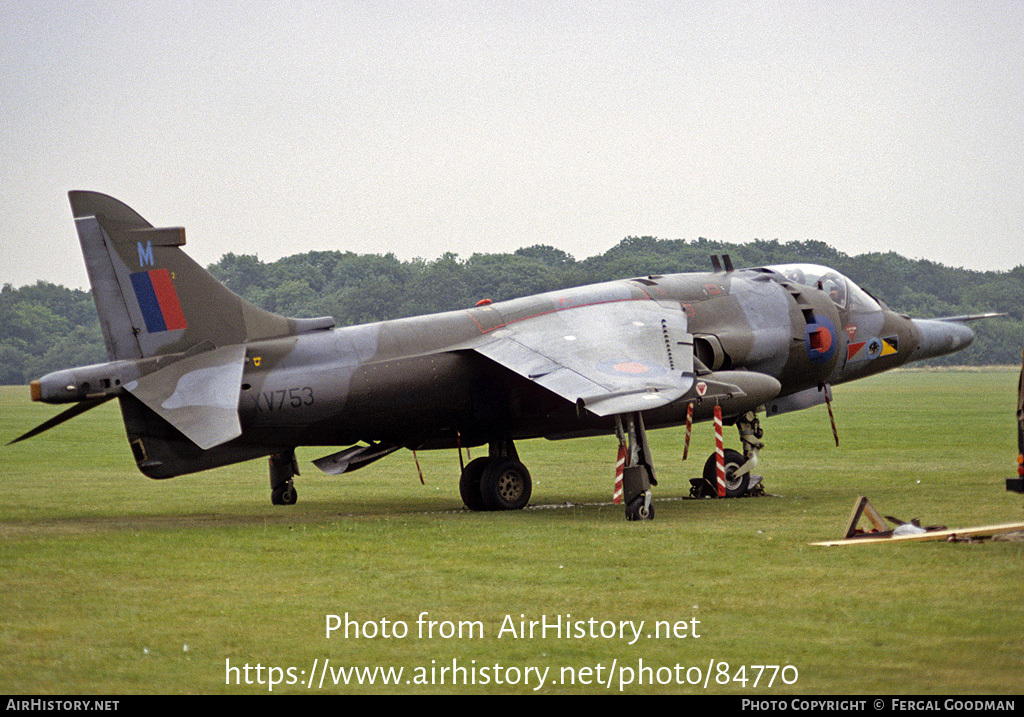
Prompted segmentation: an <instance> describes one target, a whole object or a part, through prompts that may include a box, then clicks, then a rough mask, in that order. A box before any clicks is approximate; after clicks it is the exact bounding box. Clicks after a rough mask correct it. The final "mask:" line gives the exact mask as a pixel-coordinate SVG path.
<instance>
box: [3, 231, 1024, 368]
mask: <svg viewBox="0 0 1024 717" xmlns="http://www.w3.org/2000/svg"><path fill="white" fill-rule="evenodd" d="M712 254H729V255H730V257H731V258H732V262H733V264H734V265H735V266H736V267H737V268H740V267H746V266H764V265H768V264H785V263H793V262H805V263H814V264H824V265H826V266H830V267H832V268H833V269H836V270H837V271H840V272H842V273H843V274H846V275H847V276H848V277H850V278H851V279H852V280H853V281H855V282H857V283H858V284H859V285H860V286H862V287H863V288H865V289H867V290H868V291H869V292H870V293H871V294H872V295H873V296H875V297H876V298H877V299H880V300H882V301H883V302H885V303H886V304H887V305H888V306H889V307H890V308H892V309H893V310H896V311H899V312H901V313H907V314H910V315H911V316H914V317H919V318H930V317H937V316H950V315H960V314H974V313H983V312H989V311H998V312H1006V313H1008V314H1009V316H1008V317H1006V318H1000V319H990V320H986V321H982V322H978V323H976V324H974V325H973V328H974V330H975V332H976V334H977V339H976V340H975V342H974V343H973V344H972V345H971V346H970V347H968V348H967V349H966V350H964V351H961V352H959V353H956V354H952V355H950V356H944V357H940V358H938V359H934V360H932V361H931V362H930V363H931V364H932V365H975V366H978V365H993V364H1013V365H1017V364H1019V363H1020V360H1021V345H1022V342H1024V265H1020V266H1017V267H1015V268H1013V269H1011V270H1008V271H1005V272H993V271H988V272H981V271H971V270H967V269H958V268H952V267H948V266H944V265H942V264H937V263H935V262H931V261H927V260H923V259H917V260H912V259H907V258H905V257H903V256H900V255H898V254H896V253H894V252H887V253H870V254H860V255H857V256H849V255H847V254H845V253H843V252H840V251H838V250H836V249H834V248H832V247H830V246H829V245H827V244H825V243H823V242H819V241H797V242H787V243H781V242H779V241H778V240H772V241H764V240H756V241H753V242H749V243H746V244H726V243H721V242H714V241H709V240H707V239H697V240H695V241H687V240H683V239H671V240H669V239H657V238H654V237H627V238H625V239H623V240H622V241H621V242H619V244H617V245H616V246H614V247H612V248H611V249H609V250H608V251H606V252H605V253H604V254H601V255H599V256H593V257H588V258H586V259H582V260H576V259H574V258H573V257H572V256H570V255H569V254H567V253H566V252H564V251H562V250H560V249H556V248H554V247H551V246H543V245H537V246H531V247H526V248H523V249H517V250H516V251H514V252H512V253H504V254H473V255H472V256H470V257H469V258H466V259H461V258H459V257H458V256H456V255H455V254H452V253H446V254H444V255H443V256H441V257H438V258H437V259H434V260H429V261H428V260H425V259H413V260H411V261H402V260H399V259H398V258H396V257H395V256H394V255H393V254H384V255H380V254H356V253H353V252H340V251H315V252H307V253H305V254H296V255H293V256H289V257H285V258H283V259H280V260H278V261H274V262H264V261H262V260H260V259H259V258H258V257H257V256H255V255H249V254H225V255H224V256H223V257H221V259H220V261H218V262H217V263H215V264H213V265H211V266H210V267H208V268H209V270H210V272H211V273H213V275H214V276H216V277H217V278H218V279H220V280H221V281H222V282H224V283H225V284H226V285H227V286H228V287H229V288H231V289H232V290H233V291H234V292H235V293H237V294H239V295H240V296H242V297H244V298H245V299H247V300H248V301H250V302H252V303H253V304H256V305H257V306H260V307H262V308H264V309H267V310H269V311H273V312H275V313H279V314H283V315H285V316H293V317H313V316H327V315H330V316H333V317H334V318H335V320H336V321H337V323H338V325H339V326H346V325H352V324H358V323H366V322H371V321H383V320H387V319H396V318H401V317H405V316H413V315H416V314H426V313H433V312H438V311H449V310H454V309H459V308H466V307H470V306H473V305H474V304H475V303H476V302H477V301H479V300H480V299H484V298H487V299H491V300H493V301H501V300H504V299H512V298H516V297H519V296H526V295H529V294H536V293H540V292H544V291H554V290H557V289H564V288H567V287H571V286H579V285H581V284H589V283H595V282H600V281H609V280H613V279H623V278H630V277H634V276H644V275H648V274H671V273H677V272H689V271H707V270H709V269H710V266H711V264H710V257H711V255H712ZM106 360H107V356H106V350H105V348H104V344H103V337H102V335H101V333H100V327H99V320H98V318H97V316H96V309H95V306H94V304H93V302H92V297H91V295H90V293H89V292H87V291H82V290H79V289H68V288H66V287H63V286H59V285H55V284H52V283H48V282H46V281H39V282H37V283H36V284H34V285H30V286H23V287H20V288H15V287H13V286H11V285H10V284H4V285H3V287H2V289H0V385H7V384H23V383H27V382H28V381H30V380H33V379H35V378H38V377H39V376H41V375H43V374H45V373H48V372H50V371H54V370H57V369H61V368H67V367H70V366H81V365H85V364H89V363H99V362H102V361H106Z"/></svg>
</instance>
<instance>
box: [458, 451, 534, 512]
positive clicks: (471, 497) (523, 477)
mask: <svg viewBox="0 0 1024 717" xmlns="http://www.w3.org/2000/svg"><path fill="white" fill-rule="evenodd" d="M532 492H533V481H532V480H531V478H530V471H528V470H527V469H526V466H524V465H523V464H522V463H521V462H520V460H519V454H518V453H516V447H515V445H514V444H513V443H512V440H511V439H502V440H500V441H495V442H493V443H491V444H490V445H489V446H488V455H487V457H486V458H476V459H474V460H472V461H470V462H469V464H468V465H467V466H466V467H465V468H464V469H463V470H462V477H461V478H460V479H459V494H460V495H461V496H462V502H463V503H465V504H466V507H467V508H469V509H470V510H520V509H521V508H524V507H526V504H527V503H529V502H530V495H531V493H532Z"/></svg>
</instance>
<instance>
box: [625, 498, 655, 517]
mask: <svg viewBox="0 0 1024 717" xmlns="http://www.w3.org/2000/svg"><path fill="white" fill-rule="evenodd" d="M646 500H647V498H646V496H645V495H644V494H643V493H641V494H640V495H638V496H637V497H636V498H634V499H633V500H632V501H630V503H629V505H627V506H626V520H654V503H651V504H650V505H649V506H647V508H646V509H645V508H644V503H645V502H646Z"/></svg>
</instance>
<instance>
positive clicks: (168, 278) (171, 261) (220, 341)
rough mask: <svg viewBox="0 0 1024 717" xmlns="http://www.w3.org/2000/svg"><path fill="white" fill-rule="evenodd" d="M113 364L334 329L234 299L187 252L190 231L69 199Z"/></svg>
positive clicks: (88, 199) (116, 205)
mask: <svg viewBox="0 0 1024 717" xmlns="http://www.w3.org/2000/svg"><path fill="white" fill-rule="evenodd" d="M68 197H69V199H70V200H71V210H72V213H73V215H74V218H75V227H76V229H77V231H78V238H79V241H80V243H81V245H82V254H83V256H84V258H85V264H86V268H87V270H88V273H89V281H90V283H91V285H92V290H93V299H94V301H95V302H96V310H97V312H98V313H99V317H100V325H101V327H102V329H103V338H104V340H105V342H106V346H107V355H108V356H109V357H110V359H111V360H116V359H137V358H147V357H150V356H160V355H164V354H171V353H180V352H183V351H187V350H188V349H190V348H192V347H195V346H198V345H199V344H202V343H204V342H209V343H210V344H212V345H214V346H227V345H231V344H241V343H245V342H247V341H252V340H256V339H264V338H273V337H277V336H287V335H290V334H295V333H301V332H303V331H308V330H312V329H321V328H324V329H325V328H330V327H331V326H333V325H334V322H333V319H331V318H329V317H326V318H323V319H289V318H285V317H283V316H278V315H277V314H273V313H270V312H268V311H264V310H263V309H260V308H258V307H256V306H253V305H252V304H250V303H249V302H247V301H245V300H244V299H242V298H241V297H240V296H238V295H237V294H235V293H234V292H232V291H231V290H230V289H228V288H227V287H226V286H224V285H223V284H221V283H220V282H219V281H217V279H216V278H214V277H213V275H212V274H210V273H209V272H207V271H206V270H205V269H203V268H202V267H201V266H200V265H199V264H197V263H196V262H195V261H193V260H192V259H191V258H190V257H189V256H188V255H187V254H185V252H184V251H182V249H181V247H182V246H183V245H184V244H185V230H184V229H183V228H181V227H170V228H156V227H154V226H153V225H152V224H150V223H149V222H148V221H146V220H145V219H143V218H142V217H141V216H140V215H139V214H138V213H137V212H135V211H134V210H133V209H131V208H130V207H128V206H127V205H125V204H123V203H122V202H120V201H118V200H116V199H114V198H112V197H108V196H106V195H104V194H100V193H98V192H82V191H73V192H69V194H68Z"/></svg>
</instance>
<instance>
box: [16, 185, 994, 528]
mask: <svg viewBox="0 0 1024 717" xmlns="http://www.w3.org/2000/svg"><path fill="white" fill-rule="evenodd" d="M69 197H70V200H71V208H72V212H73V215H74V219H75V225H76V228H77V232H78V237H79V240H80V243H81V246H82V253H83V255H84V257H85V263H86V267H87V269H88V273H89V279H90V282H91V284H92V292H93V298H94V299H95V302H96V308H97V311H98V313H99V318H100V324H101V327H102V331H103V337H104V340H105V342H106V348H107V352H108V355H109V358H110V360H109V361H108V362H106V363H102V364H96V365H91V366H83V367H79V368H71V369H66V370H61V371H56V372H54V373H50V374H48V375H46V376H43V377H42V378H40V379H39V380H37V381H33V382H32V383H31V396H32V399H33V400H35V401H43V402H46V403H56V404H60V403H73V404H74V405H73V406H72V407H71V408H70V409H68V410H65V411H64V412H63V413H61V414H59V415H57V416H55V417H54V418H52V419H50V420H49V421H46V422H45V423H43V424H42V425H40V426H38V427H37V428H35V429H33V430H31V431H29V432H28V433H26V434H24V435H22V436H21V437H19V438H17V439H16V440H15V441H12V443H13V442H17V441H20V440H23V439H25V438H29V437H31V436H34V435H37V434H38V433H41V432H42V431H45V430H47V429H49V428H52V427H53V426H56V425H58V424H59V423H62V422H63V421H66V420H68V419H70V418H72V417H74V416H77V415H79V414H81V413H83V412H84V411H87V410H89V409H91V408H93V407H95V406H97V405H99V404H101V403H103V402H105V401H108V400H110V399H113V398H116V399H117V400H118V402H119V403H120V407H121V412H122V416H123V418H124V423H125V427H126V431H127V434H128V441H129V444H130V446H131V450H132V453H133V454H134V457H135V461H136V463H137V465H138V467H139V470H141V471H142V473H144V474H145V475H147V476H149V477H151V478H170V477H173V476H177V475H181V474H185V473H193V472H196V471H202V470H206V469H209V468H214V467H217V466H223V465H226V464H230V463H235V462H239V461H246V460H250V459H253V458H258V457H264V456H269V463H270V484H271V500H272V502H273V503H275V504H292V503H294V502H295V501H296V497H297V493H296V490H295V486H294V481H293V478H294V476H295V475H296V474H297V473H298V465H297V461H296V458H295V448H296V447H297V446H317V445H319V446H339V445H348V444H353V445H352V447H351V448H347V449H345V450H342V451H340V452H337V453H334V454H332V455H329V456H326V457H324V458H321V459H319V460H316V461H314V464H315V465H317V466H318V467H319V468H320V469H322V470H324V471H325V472H327V473H330V474H340V473H344V472H347V471H353V470H356V469H358V468H361V467H363V466H365V465H367V464H369V463H371V462H373V461H375V460H378V459H380V458H382V457H384V456H386V455H388V454H389V453H392V452H393V451H396V450H398V449H399V448H407V449H413V450H417V449H439V448H455V447H459V448H460V449H461V447H463V446H465V447H467V448H469V447H473V446H481V445H486V446H487V447H488V454H487V456H486V457H478V458H476V459H475V460H472V461H470V462H469V463H468V464H466V465H464V467H463V470H462V474H461V477H460V493H461V496H462V499H463V502H464V503H465V505H466V507H467V508H469V509H470V510H480V511H486V510H514V509H519V508H523V507H524V506H525V505H526V504H527V503H528V501H529V499H530V494H531V478H530V473H529V471H528V469H527V468H526V466H524V465H523V464H522V462H520V460H519V457H518V455H517V452H516V447H515V442H516V441H518V440H523V439H528V438H535V437H540V436H543V437H545V438H548V439H563V438H572V437H576V436H587V435H600V434H604V435H617V436H618V438H619V441H620V448H621V453H620V455H621V456H622V457H623V463H624V470H623V483H624V495H623V502H624V504H625V512H626V517H627V518H629V519H632V520H637V519H650V518H652V517H653V505H652V504H651V495H652V492H651V486H652V485H657V480H656V477H655V470H654V464H653V460H652V457H651V452H650V448H649V445H648V442H647V431H648V430H650V429H652V428H659V427H664V426H673V425H682V424H684V423H686V422H687V421H706V420H711V419H712V418H714V417H715V415H716V413H717V414H719V416H720V417H721V420H723V421H724V422H725V423H726V424H734V425H736V426H737V427H738V429H739V432H740V437H741V440H742V444H743V452H742V453H740V452H738V451H722V452H721V453H717V454H713V455H712V457H711V458H709V459H708V463H707V464H706V465H705V476H706V477H707V476H708V471H709V469H710V471H711V474H712V475H714V474H715V473H717V474H718V475H717V476H716V480H717V482H718V483H719V487H718V494H719V495H723V496H733V495H741V494H743V493H744V492H745V491H746V490H747V489H748V487H749V484H750V476H751V473H750V471H751V469H752V468H753V467H754V466H756V464H757V458H758V451H759V450H760V449H761V448H762V447H763V444H762V443H761V441H760V438H761V437H762V436H763V431H762V429H761V426H760V421H759V419H758V413H759V412H764V413H766V414H767V415H768V416H775V415H778V414H782V413H785V412H787V411H793V410H797V409H803V408H807V407H809V406H813V405H818V404H820V403H822V402H824V401H826V400H827V399H828V398H829V395H830V387H831V386H832V385H834V384H839V383H843V382H845V381H851V380H854V379H858V378H863V377H865V376H869V375H872V374H876V373H879V372H881V371H886V370H888V369H892V368H895V367H897V366H901V365H903V364H905V363H907V362H908V361H915V360H918V359H924V358H928V357H932V356H940V355H942V354H946V353H949V352H952V351H956V350H958V349H961V348H963V347H965V346H967V345H968V344H969V343H970V342H971V340H972V339H973V337H974V334H973V332H972V331H971V329H970V328H968V327H967V326H965V325H964V324H963V322H964V321H968V320H970V319H973V318H979V317H966V316H964V317H952V318H948V319H938V320H921V319H911V318H910V317H908V316H905V315H901V314H898V313H895V312H893V311H890V310H889V309H888V308H887V307H886V306H885V305H884V304H882V303H881V302H880V301H877V300H876V299H874V298H872V297H871V295H869V294H868V293H867V292H866V291H864V290H862V289H861V288H860V287H858V286H857V285H856V284H855V283H854V282H852V281H850V280H849V279H847V278H846V277H845V276H843V275H842V274H840V273H839V272H836V271H833V270H831V269H828V268H826V267H822V266H814V265H795V264H794V265H786V266H767V267H759V268H753V269H742V270H735V269H734V268H733V266H732V263H731V261H729V258H728V257H727V256H723V257H722V258H721V259H719V258H718V257H713V271H711V272H707V273H694V274H674V275H666V276H644V277H638V278H633V279H626V280H622V281H612V282H608V283H602V284H595V285H590V286H581V287H578V288H572V289H565V290H561V291H555V292H550V293H545V294H539V295H536V296H527V297H524V298H520V299H514V300H511V301H503V302H499V303H490V302H488V301H486V300H484V301H481V302H480V303H479V304H478V305H476V306H474V307H467V308H466V309H463V310H459V311H451V312H447V313H441V314H434V315H428V316H416V317H412V318H405V319H397V320H393V321H384V322H380V323H374V324H366V325H360V326H347V327H340V328H338V327H335V322H334V320H333V319H332V318H330V317H324V318H306V319H294V318H285V317H283V316H278V315H275V314H272V313H270V312H267V311H264V310H262V309H260V308H257V307H255V306H253V305H251V304H249V303H248V302H246V301H244V300H243V299H242V298H240V297H239V296H237V295H235V294H234V293H232V292H231V291H230V290H228V289H227V287H225V286H224V285H222V284H221V283H219V282H218V281H217V280H216V279H215V278H214V277H213V276H212V275H210V274H209V273H208V272H206V271H205V270H204V269H203V268H202V267H201V266H199V265H198V264H197V263H195V262H194V261H193V260H192V259H190V258H189V257H188V256H187V255H186V254H185V253H184V252H183V251H182V249H181V247H182V246H183V245H184V244H185V231H184V229H182V228H178V227H174V228H155V227H153V226H152V225H151V224H150V223H149V222H147V221H146V220H145V219H143V218H142V217H141V216H139V214H137V213H136V212H135V211H134V210H132V209H131V208H129V207H128V206H126V205H125V204H123V203H121V202H120V201H118V200H116V199H113V198H111V197H108V196H105V195H103V194H99V193H96V192H83V191H74V192H71V193H70V194H69ZM460 456H461V450H460ZM709 480H710V478H709Z"/></svg>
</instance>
